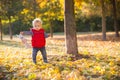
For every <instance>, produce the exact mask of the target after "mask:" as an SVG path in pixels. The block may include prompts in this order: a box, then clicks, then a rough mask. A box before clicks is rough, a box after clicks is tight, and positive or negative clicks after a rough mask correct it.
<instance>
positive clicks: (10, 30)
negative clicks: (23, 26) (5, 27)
mask: <svg viewBox="0 0 120 80" xmlns="http://www.w3.org/2000/svg"><path fill="white" fill-rule="evenodd" d="M8 19H9V34H10V39H11V40H12V39H13V36H12V26H11V16H9V17H8Z"/></svg>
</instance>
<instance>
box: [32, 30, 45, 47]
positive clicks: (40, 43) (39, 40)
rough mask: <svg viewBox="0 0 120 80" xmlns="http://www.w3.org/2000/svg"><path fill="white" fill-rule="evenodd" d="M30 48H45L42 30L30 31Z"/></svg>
mask: <svg viewBox="0 0 120 80" xmlns="http://www.w3.org/2000/svg"><path fill="white" fill-rule="evenodd" d="M32 32H33V35H32V47H35V48H41V47H44V46H45V43H46V41H45V36H44V29H40V30H35V29H32Z"/></svg>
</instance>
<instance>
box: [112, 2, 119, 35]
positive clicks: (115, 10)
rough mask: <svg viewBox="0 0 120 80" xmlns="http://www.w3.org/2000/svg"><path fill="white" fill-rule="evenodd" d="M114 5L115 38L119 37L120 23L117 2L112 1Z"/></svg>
mask: <svg viewBox="0 0 120 80" xmlns="http://www.w3.org/2000/svg"><path fill="white" fill-rule="evenodd" d="M112 5H113V18H114V30H115V36H116V37H119V30H118V22H117V9H116V0H112Z"/></svg>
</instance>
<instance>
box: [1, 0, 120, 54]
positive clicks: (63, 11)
mask: <svg viewBox="0 0 120 80" xmlns="http://www.w3.org/2000/svg"><path fill="white" fill-rule="evenodd" d="M119 7H120V0H0V14H1V15H0V32H1V40H2V33H4V34H10V39H12V35H13V34H18V33H19V32H20V31H21V30H29V28H31V27H32V24H31V22H32V20H33V19H34V18H36V17H40V18H41V19H42V20H43V27H44V28H45V29H46V31H47V32H50V33H51V37H53V32H63V31H64V32H65V35H66V38H65V39H66V46H67V48H68V50H67V51H68V52H67V53H74V54H75V53H78V51H77V44H76V42H77V39H76V30H77V31H78V32H80V31H102V34H103V40H106V31H113V30H114V31H115V35H116V37H119V25H120V23H118V21H120V14H119V13H120V9H119ZM69 35H70V36H69ZM70 43H71V44H74V45H73V46H71V47H70V45H71V44H70ZM71 50H72V51H71Z"/></svg>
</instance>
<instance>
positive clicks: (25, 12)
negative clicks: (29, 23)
mask: <svg viewBox="0 0 120 80" xmlns="http://www.w3.org/2000/svg"><path fill="white" fill-rule="evenodd" d="M28 12H29V10H28V9H25V8H24V9H23V11H22V12H21V14H27V13H28Z"/></svg>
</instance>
